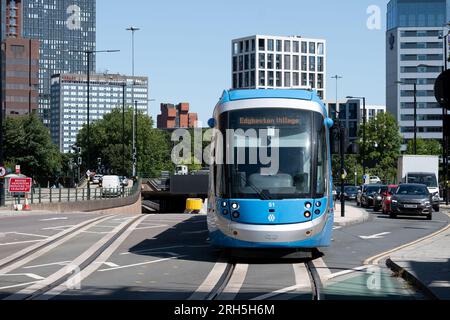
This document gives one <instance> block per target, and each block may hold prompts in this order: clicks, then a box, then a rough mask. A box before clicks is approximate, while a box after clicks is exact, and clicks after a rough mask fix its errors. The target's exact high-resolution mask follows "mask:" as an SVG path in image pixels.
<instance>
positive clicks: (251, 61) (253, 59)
mask: <svg viewBox="0 0 450 320" xmlns="http://www.w3.org/2000/svg"><path fill="white" fill-rule="evenodd" d="M255 63H256V62H255V54H254V53H253V54H251V55H250V68H251V69H255Z"/></svg>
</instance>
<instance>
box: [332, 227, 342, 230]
mask: <svg viewBox="0 0 450 320" xmlns="http://www.w3.org/2000/svg"><path fill="white" fill-rule="evenodd" d="M339 229H342V227H340V226H336V227H333V230H339Z"/></svg>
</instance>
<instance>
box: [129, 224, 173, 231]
mask: <svg viewBox="0 0 450 320" xmlns="http://www.w3.org/2000/svg"><path fill="white" fill-rule="evenodd" d="M165 227H168V225H167V224H155V225H152V226H148V227H138V228H136V230H145V229H158V228H165Z"/></svg>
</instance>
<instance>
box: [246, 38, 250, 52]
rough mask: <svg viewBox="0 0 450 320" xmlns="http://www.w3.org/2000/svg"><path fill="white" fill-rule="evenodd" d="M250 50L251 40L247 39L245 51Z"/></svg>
mask: <svg viewBox="0 0 450 320" xmlns="http://www.w3.org/2000/svg"><path fill="white" fill-rule="evenodd" d="M249 51H250V40H245V52H249Z"/></svg>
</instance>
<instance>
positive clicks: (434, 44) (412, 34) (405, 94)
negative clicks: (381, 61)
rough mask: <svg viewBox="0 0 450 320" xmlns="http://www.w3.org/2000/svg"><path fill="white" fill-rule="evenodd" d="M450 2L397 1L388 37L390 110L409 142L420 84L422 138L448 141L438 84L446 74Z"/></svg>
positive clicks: (390, 12) (393, 4) (389, 19)
mask: <svg viewBox="0 0 450 320" xmlns="http://www.w3.org/2000/svg"><path fill="white" fill-rule="evenodd" d="M449 11H450V0H391V1H390V2H389V3H388V12H387V32H386V107H387V111H388V112H390V113H392V114H393V115H394V116H395V117H396V119H397V121H398V123H399V126H400V130H401V134H402V136H403V138H404V139H405V142H406V140H411V139H413V137H414V84H416V85H417V94H416V97H417V115H418V116H417V136H418V137H421V138H424V139H442V108H441V107H440V106H439V104H438V103H437V102H436V99H435V97H434V83H435V81H436V78H437V77H438V75H439V74H440V73H441V72H442V71H443V69H444V61H445V59H444V50H448V46H447V44H446V45H445V49H444V41H443V40H442V39H439V36H441V35H442V34H443V33H444V32H445V33H446V32H447V28H446V27H445V24H446V23H447V22H448V21H449V15H448V12H449Z"/></svg>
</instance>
